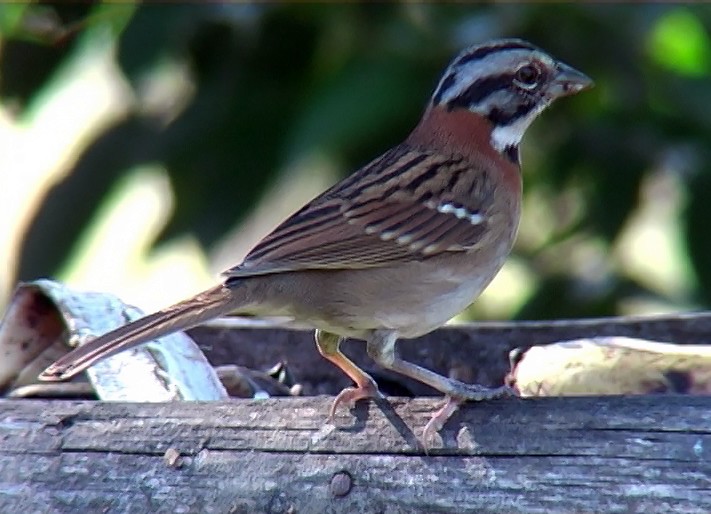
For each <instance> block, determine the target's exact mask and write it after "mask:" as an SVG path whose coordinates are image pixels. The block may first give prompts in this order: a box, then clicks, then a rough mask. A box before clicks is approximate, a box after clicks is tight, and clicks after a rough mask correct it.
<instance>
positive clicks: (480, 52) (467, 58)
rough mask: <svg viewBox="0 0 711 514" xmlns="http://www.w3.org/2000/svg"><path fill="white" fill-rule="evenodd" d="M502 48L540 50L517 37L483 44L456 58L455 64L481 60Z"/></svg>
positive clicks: (459, 64)
mask: <svg viewBox="0 0 711 514" xmlns="http://www.w3.org/2000/svg"><path fill="white" fill-rule="evenodd" d="M501 50H538V49H537V48H536V47H535V46H533V45H531V44H529V43H526V42H525V41H520V40H516V39H512V40H505V41H499V42H497V43H494V44H492V45H488V46H482V47H479V48H477V49H476V50H474V51H472V52H468V53H465V54H464V55H462V56H461V57H459V58H458V59H457V60H455V61H454V62H453V63H452V65H453V66H461V65H462V64H467V63H470V62H472V61H479V60H481V59H483V58H484V57H486V56H487V55H490V54H492V53H494V52H499V51H501Z"/></svg>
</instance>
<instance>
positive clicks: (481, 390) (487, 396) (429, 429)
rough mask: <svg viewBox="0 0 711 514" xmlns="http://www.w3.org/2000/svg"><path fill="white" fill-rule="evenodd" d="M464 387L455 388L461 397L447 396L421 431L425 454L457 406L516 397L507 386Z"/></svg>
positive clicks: (468, 385)
mask: <svg viewBox="0 0 711 514" xmlns="http://www.w3.org/2000/svg"><path fill="white" fill-rule="evenodd" d="M462 386H465V387H459V386H458V387H457V393H461V396H459V394H457V395H456V396H454V395H448V396H447V400H446V402H445V404H444V405H443V406H442V407H441V408H440V409H438V410H437V411H436V412H435V413H434V414H433V415H432V418H430V420H429V421H428V422H427V424H426V425H425V429H424V430H423V431H422V439H421V442H422V446H423V447H424V449H425V453H427V452H428V451H429V450H430V449H432V447H433V446H432V441H433V439H434V436H435V434H436V433H437V432H439V431H440V430H442V427H444V424H445V423H446V422H447V420H449V418H450V417H451V416H452V414H454V413H455V412H457V409H458V408H459V406H460V405H461V404H462V403H464V402H465V401H477V402H481V401H488V400H495V399H497V398H504V397H509V396H516V391H515V390H514V389H512V388H511V387H509V386H506V385H504V386H501V387H495V388H489V387H484V386H480V385H476V384H462Z"/></svg>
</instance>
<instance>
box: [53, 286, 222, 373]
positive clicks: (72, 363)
mask: <svg viewBox="0 0 711 514" xmlns="http://www.w3.org/2000/svg"><path fill="white" fill-rule="evenodd" d="M234 304H235V302H234V296H233V294H232V291H231V289H230V288H228V287H225V286H224V285H220V286H217V287H214V288H212V289H208V290H207V291H204V292H202V293H200V294H198V295H196V296H194V297H192V298H190V299H188V300H185V301H182V302H180V303H177V304H175V305H173V306H171V307H168V308H167V309H163V310H161V311H158V312H155V313H153V314H149V315H148V316H145V317H143V318H140V319H138V320H136V321H134V322H131V323H129V324H128V325H124V326H122V327H119V328H117V329H115V330H112V331H111V332H108V333H106V334H104V335H102V336H99V337H97V338H96V339H93V340H91V341H89V342H88V343H86V344H84V345H82V346H79V347H78V348H76V349H74V350H73V351H71V352H69V353H68V354H67V355H65V356H64V357H62V358H61V359H59V360H57V362H55V363H54V364H52V365H51V366H49V367H48V368H47V369H46V370H44V371H43V372H42V373H41V374H40V376H39V378H40V380H45V381H52V382H54V381H61V380H66V379H68V378H71V377H73V376H74V375H76V374H78V373H81V372H82V371H84V370H85V369H86V368H88V367H89V366H91V365H92V364H94V363H95V362H97V361H99V360H101V359H104V358H106V357H109V356H111V355H114V354H116V353H119V352H122V351H124V350H128V349H129V348H133V347H134V346H138V345H140V344H143V343H147V342H149V341H152V340H154V339H157V338H159V337H163V336H165V335H167V334H171V333H173V332H177V331H179V330H187V329H188V328H192V327H194V326H196V325H199V324H200V323H203V322H205V321H208V320H210V319H212V318H215V317H217V316H220V315H222V314H226V313H228V312H230V311H232V310H233V306H234Z"/></svg>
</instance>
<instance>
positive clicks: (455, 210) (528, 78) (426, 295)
mask: <svg viewBox="0 0 711 514" xmlns="http://www.w3.org/2000/svg"><path fill="white" fill-rule="evenodd" d="M592 84H593V82H592V80H591V79H590V78H588V77H587V76H586V75H584V74H583V73H581V72H580V71H578V70H576V69H574V68H573V67H571V66H569V65H567V64H565V63H563V62H561V61H559V60H557V59H555V58H553V57H551V56H550V55H549V54H547V53H546V52H545V51H543V50H541V49H540V48H538V47H536V46H534V45H533V44H531V43H529V42H527V41H524V40H521V39H498V40H493V41H489V42H486V43H483V44H480V45H475V46H472V47H470V48H467V49H464V50H463V51H461V52H460V53H459V54H458V55H457V56H456V57H455V58H454V59H453V61H451V63H450V64H449V66H448V67H447V68H446V70H445V71H444V73H443V74H442V76H441V78H440V80H439V82H438V84H437V86H436V88H435V90H434V92H433V94H432V96H431V98H430V100H429V102H428V103H427V105H426V107H425V109H424V112H423V114H422V117H421V119H420V120H419V122H418V123H417V124H416V126H415V128H414V129H413V130H412V132H411V133H410V134H409V135H408V136H407V137H406V138H405V139H404V140H403V142H402V143H400V144H398V145H396V146H394V147H392V148H391V149H389V150H387V151H385V152H384V153H383V154H382V155H380V156H379V157H377V158H375V159H374V160H373V161H371V162H370V163H368V164H366V165H364V166H363V167H361V168H359V169H358V170H356V171H355V172H354V173H353V174H351V175H350V176H347V177H346V178H344V179H343V180H341V181H340V182H338V183H336V184H335V185H333V186H332V187H331V188H330V189H328V190H326V191H325V192H323V193H322V194H320V195H319V196H317V197H316V198H314V199H313V200H312V201H310V202H308V203H307V204H306V205H305V206H304V207H303V208H301V209H300V210H298V211H297V212H295V213H294V214H293V215H291V216H290V217H288V218H287V219H286V220H285V221H283V222H282V223H281V224H280V225H278V226H277V227H276V228H275V229H274V230H273V231H272V232H271V233H269V234H268V235H267V236H266V237H264V238H263V239H262V240H261V241H260V242H259V243H257V244H256V246H255V247H254V248H253V249H252V250H251V251H250V252H249V253H248V254H247V256H246V257H245V258H244V260H243V261H242V263H241V264H239V265H237V266H234V267H232V268H230V269H228V270H227V271H225V272H224V273H223V277H224V278H223V280H222V281H221V282H220V283H219V284H218V285H216V286H214V287H212V288H210V289H207V290H206V291H203V292H201V293H199V294H197V295H195V296H193V297H192V298H189V299H187V300H184V301H182V302H179V303H177V304H175V305H172V306H170V307H168V308H166V309H163V310H160V311H158V312H155V313H153V314H149V315H147V316H145V317H143V318H141V319H139V320H137V321H134V322H132V323H129V324H127V325H125V326H122V327H120V328H117V329H115V330H113V331H110V332H108V333H107V334H105V335H102V336H99V337H97V338H96V339H93V340H91V341H89V342H88V343H86V344H84V345H82V346H79V347H78V348H76V349H74V350H72V351H71V352H70V353H68V354H67V355H65V356H63V357H62V358H60V359H59V360H57V361H56V362H55V363H54V364H52V365H50V366H49V367H48V368H47V369H46V370H45V371H43V372H42V373H41V375H40V379H41V380H44V381H59V380H66V379H69V378H71V377H72V376H74V375H76V374H77V373H79V372H81V371H83V370H85V369H86V368H87V367H89V366H91V365H92V364H94V363H95V362H97V361H98V360H100V359H103V358H105V357H108V356H110V355H113V354H115V353H118V352H121V351H124V350H126V349H128V348H131V347H134V346H137V345H139V344H142V343H146V342H148V341H151V340H153V339H156V338H159V337H161V336H163V335H166V334H168V333H172V332H175V331H178V330H186V329H188V328H191V327H193V326H195V325H198V324H200V323H203V322H206V321H208V320H210V319H212V318H215V317H218V316H222V315H226V314H235V315H250V316H262V317H265V316H289V317H291V318H293V319H295V320H298V321H301V322H305V323H307V324H309V325H310V326H312V327H313V328H315V340H316V347H317V349H318V351H319V352H320V353H321V355H322V356H323V357H325V358H326V359H327V360H328V361H330V362H331V363H333V364H334V365H336V366H337V367H338V368H340V369H341V370H342V371H343V372H344V373H345V374H346V375H347V376H348V377H350V379H351V380H352V381H353V382H354V385H353V386H350V387H347V388H345V389H343V390H342V391H341V392H340V393H339V394H338V395H337V396H336V398H335V400H334V401H333V404H332V406H331V409H330V411H329V420H332V419H333V416H334V413H335V412H336V409H337V407H338V406H339V405H341V404H348V405H350V404H352V403H353V402H355V401H357V400H361V399H368V398H372V399H378V398H382V396H381V394H380V392H379V390H378V386H377V384H376V382H375V381H374V380H373V378H372V377H371V376H370V375H368V374H367V373H366V372H364V371H363V370H362V369H361V368H359V367H358V366H357V365H356V364H355V363H354V362H353V361H351V360H350V359H349V358H348V357H346V356H345V355H344V354H343V353H342V352H341V350H340V344H341V342H342V341H343V340H344V339H345V338H354V339H360V340H364V341H365V342H366V348H367V353H368V355H369V356H370V358H372V359H373V360H374V361H375V362H376V363H377V364H379V365H380V366H382V367H383V368H385V369H388V370H391V371H394V372H396V373H400V374H401V375H404V376H407V377H410V378H412V379H415V380H418V381H420V382H422V383H424V384H427V385H429V386H431V387H432V388H434V389H435V390H437V391H439V392H441V393H443V394H444V395H445V397H446V398H449V399H451V400H452V403H450V404H449V407H447V408H444V409H442V411H440V412H439V413H435V414H434V415H433V417H432V421H431V422H430V424H429V425H428V427H431V426H433V425H438V424H441V423H440V422H441V419H440V418H441V417H442V416H443V415H444V414H443V413H444V412H445V411H446V412H451V410H452V409H451V407H452V405H455V404H458V403H459V402H462V401H482V400H489V399H493V398H497V397H500V396H502V395H504V394H506V393H507V392H508V388H507V387H506V386H501V387H497V388H487V387H484V386H480V385H476V384H467V383H464V382H461V381H458V380H455V379H454V378H449V377H445V376H442V375H439V374H438V373H435V372H433V371H431V370H429V369H426V368H424V367H421V366H419V365H416V364H414V363H411V362H409V361H406V360H404V359H402V358H401V357H400V356H399V354H398V352H397V350H396V341H397V340H398V339H410V338H415V337H418V336H421V335H423V334H426V333H428V332H431V331H432V330H434V329H436V328H438V327H440V326H442V325H444V324H445V323H446V322H447V321H448V320H450V319H451V318H452V317H454V316H455V315H457V314H458V313H460V312H461V311H462V310H464V309H465V308H466V307H467V306H469V305H470V304H471V303H472V302H474V300H475V299H476V298H477V297H478V296H479V295H480V294H481V292H482V291H483V290H484V289H485V288H486V287H487V285H488V284H489V283H490V282H491V280H492V279H493V278H494V276H495V275H496V274H497V273H498V271H499V270H500V269H501V267H502V265H503V264H504V262H505V260H506V258H507V256H508V255H509V253H510V252H511V249H512V246H513V244H514V240H515V237H516V233H517V231H518V225H519V219H520V215H521V195H522V177H521V168H520V162H519V144H520V142H521V139H522V137H523V135H524V133H525V131H526V129H527V128H528V127H529V125H530V124H531V122H532V121H533V120H534V119H535V118H536V117H537V116H538V115H539V114H540V113H541V112H542V111H543V110H544V109H545V108H546V107H548V106H549V105H550V104H551V103H552V102H553V101H554V100H556V99H558V98H561V97H565V96H569V95H573V94H576V93H578V92H580V91H582V90H584V89H586V88H589V87H591V86H592Z"/></svg>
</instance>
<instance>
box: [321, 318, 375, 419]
mask: <svg viewBox="0 0 711 514" xmlns="http://www.w3.org/2000/svg"><path fill="white" fill-rule="evenodd" d="M341 341H343V338H342V337H339V336H337V335H335V334H331V333H329V332H324V331H322V330H317V331H316V347H317V348H318V351H319V352H320V353H321V355H323V356H324V357H325V358H326V359H328V360H329V361H331V362H332V363H333V364H335V365H336V366H338V367H339V368H340V369H341V370H342V371H343V372H344V373H345V374H346V375H348V376H349V377H350V378H351V380H353V382H355V383H356V386H357V387H346V388H345V389H344V390H343V391H341V392H340V393H339V394H338V396H336V399H335V400H334V401H333V405H331V410H330V412H329V414H328V421H329V422H331V421H333V416H334V414H335V413H336V409H337V408H338V406H339V405H340V404H341V403H346V404H351V403H353V402H356V401H358V400H363V399H366V398H381V397H382V395H381V394H380V391H378V385H377V384H376V383H375V380H373V378H372V377H371V376H370V375H368V374H367V373H366V372H365V371H363V370H362V369H360V368H359V367H358V366H356V365H355V364H354V363H353V361H351V360H350V359H349V358H348V357H346V356H345V355H343V353H341V350H340V349H339V347H340V345H341Z"/></svg>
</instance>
